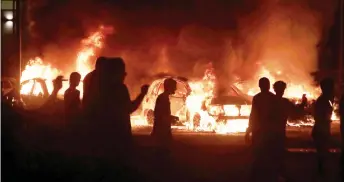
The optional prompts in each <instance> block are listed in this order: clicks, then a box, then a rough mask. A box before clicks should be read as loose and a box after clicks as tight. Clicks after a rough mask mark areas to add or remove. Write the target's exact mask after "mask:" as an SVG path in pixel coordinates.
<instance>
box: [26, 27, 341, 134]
mask: <svg viewBox="0 0 344 182" xmlns="http://www.w3.org/2000/svg"><path fill="white" fill-rule="evenodd" d="M111 32H112V29H108V28H104V27H103V26H101V27H100V28H99V29H98V31H96V32H94V33H92V34H91V35H90V36H89V37H87V38H85V39H83V40H82V41H81V48H80V50H79V52H78V53H77V54H76V62H75V65H76V68H75V70H76V71H77V72H79V73H80V74H81V75H82V79H83V78H84V77H85V75H86V74H87V73H89V72H90V71H91V70H92V69H93V63H94V61H91V60H94V59H95V56H96V55H97V51H98V50H99V49H101V48H103V46H104V45H103V44H104V40H105V36H106V35H107V34H109V33H111ZM47 62H48V61H47ZM47 62H44V61H43V60H42V58H39V57H36V58H33V59H31V60H29V62H28V64H27V65H26V67H25V70H24V71H23V72H22V75H21V79H20V82H23V81H26V80H30V79H34V78H41V79H44V80H46V85H47V90H48V92H49V93H51V92H52V90H53V85H52V80H53V79H55V78H56V77H57V76H58V75H61V74H62V72H61V71H60V70H58V69H56V68H53V67H52V66H51V65H50V64H48V63H47ZM66 74H67V75H66ZM68 74H69V73H64V76H67V77H68ZM284 75H286V74H285V73H283V72H282V71H276V72H275V73H272V72H270V71H269V70H268V69H266V68H265V67H264V66H261V70H260V72H258V74H257V75H256V78H261V77H267V78H269V79H270V81H271V83H274V82H275V81H277V80H288V79H284V78H283V76H284ZM277 77H278V78H277ZM281 77H282V78H281ZM301 82H302V81H301ZM215 83H216V76H215V73H214V69H213V67H212V66H211V65H210V67H209V68H208V69H206V71H205V74H204V76H203V78H202V79H200V80H196V81H190V82H189V85H190V88H191V94H190V95H189V96H188V97H187V98H186V107H187V109H188V111H189V117H188V118H189V119H188V121H185V123H184V125H185V126H186V128H188V129H190V130H196V131H212V132H216V133H219V134H227V133H237V132H245V131H246V128H247V126H248V116H249V114H250V110H251V106H249V105H247V106H242V107H241V109H240V111H239V108H238V107H236V106H234V105H224V106H223V107H222V106H212V105H210V102H211V100H212V99H213V97H214V92H215V86H216V85H215ZM257 83H258V80H251V83H250V84H246V85H245V84H243V83H240V84H239V83H238V84H235V86H236V87H238V88H239V89H240V90H241V91H243V92H244V93H246V94H247V95H249V96H253V95H255V94H256V93H258V92H259V88H258V86H257ZM302 83H303V84H296V82H293V81H289V82H287V89H286V91H285V97H287V98H292V99H296V100H298V99H300V98H301V97H302V94H306V95H307V98H308V99H309V100H312V99H315V98H316V97H317V96H319V93H320V92H319V89H318V88H317V87H315V86H313V85H312V84H309V83H307V82H302ZM67 88H68V83H67V82H64V84H63V88H62V89H61V91H60V93H59V95H61V94H63V93H64V91H65V90H66V89H67ZM79 90H80V91H81V92H82V91H83V90H82V83H81V84H80V85H79ZM271 91H272V92H273V90H272V89H271ZM42 92H43V89H42V88H41V86H40V85H39V84H35V82H34V81H29V82H28V83H26V84H24V85H23V86H22V88H21V90H20V93H21V94H23V95H39V94H40V93H42ZM81 95H82V94H81ZM210 113H211V114H210ZM219 113H224V114H225V115H227V116H238V115H239V113H240V115H241V116H246V117H247V118H246V119H242V118H240V119H225V120H224V119H221V120H220V119H219V118H218V115H219ZM332 119H333V120H337V119H338V116H336V115H335V114H334V113H333V114H332ZM132 124H133V125H134V126H142V125H147V121H146V120H145V119H143V117H141V116H133V117H132ZM288 125H289V126H297V127H298V126H308V125H309V126H311V125H313V118H307V121H300V122H298V123H288Z"/></svg>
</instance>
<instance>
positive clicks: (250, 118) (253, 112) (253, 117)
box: [246, 97, 257, 134]
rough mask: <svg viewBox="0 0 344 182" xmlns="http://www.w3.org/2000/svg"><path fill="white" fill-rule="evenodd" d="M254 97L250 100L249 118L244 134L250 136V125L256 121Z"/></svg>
mask: <svg viewBox="0 0 344 182" xmlns="http://www.w3.org/2000/svg"><path fill="white" fill-rule="evenodd" d="M255 98H256V97H253V99H252V108H251V113H250V117H249V120H248V127H247V130H246V133H247V134H250V133H251V132H252V124H253V123H254V122H255V120H256V117H257V116H256V115H257V106H256V101H255V100H256V99H255Z"/></svg>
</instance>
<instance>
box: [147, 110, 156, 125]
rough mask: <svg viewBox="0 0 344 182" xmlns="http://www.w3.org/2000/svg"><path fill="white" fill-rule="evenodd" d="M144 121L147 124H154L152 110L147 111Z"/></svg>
mask: <svg viewBox="0 0 344 182" xmlns="http://www.w3.org/2000/svg"><path fill="white" fill-rule="evenodd" d="M146 120H147V122H148V124H153V123H154V112H153V111H152V110H149V111H148V112H147V115H146Z"/></svg>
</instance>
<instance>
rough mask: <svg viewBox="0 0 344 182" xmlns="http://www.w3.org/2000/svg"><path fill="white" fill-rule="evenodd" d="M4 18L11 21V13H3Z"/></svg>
mask: <svg viewBox="0 0 344 182" xmlns="http://www.w3.org/2000/svg"><path fill="white" fill-rule="evenodd" d="M4 17H5V19H6V20H11V21H12V20H13V11H4Z"/></svg>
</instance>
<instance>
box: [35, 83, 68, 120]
mask: <svg viewBox="0 0 344 182" xmlns="http://www.w3.org/2000/svg"><path fill="white" fill-rule="evenodd" d="M62 82H63V76H57V77H56V78H55V79H54V80H53V91H52V92H51V94H50V95H49V97H48V99H47V100H46V101H45V102H44V104H43V105H42V106H41V107H40V108H39V110H40V111H41V112H45V113H50V114H52V113H55V114H56V112H58V109H59V105H58V99H57V94H58V92H59V91H60V90H61V88H62Z"/></svg>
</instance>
